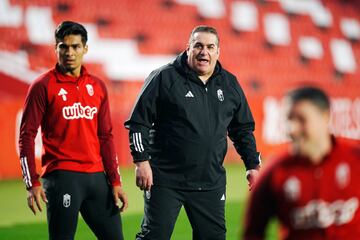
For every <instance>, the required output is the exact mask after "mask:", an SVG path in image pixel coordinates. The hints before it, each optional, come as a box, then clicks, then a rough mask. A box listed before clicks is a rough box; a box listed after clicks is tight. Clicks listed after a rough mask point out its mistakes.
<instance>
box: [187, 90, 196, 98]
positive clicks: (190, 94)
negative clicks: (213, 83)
mask: <svg viewBox="0 0 360 240" xmlns="http://www.w3.org/2000/svg"><path fill="white" fill-rule="evenodd" d="M185 97H194V94H192V92H191V91H188V92H187V93H186V95H185Z"/></svg>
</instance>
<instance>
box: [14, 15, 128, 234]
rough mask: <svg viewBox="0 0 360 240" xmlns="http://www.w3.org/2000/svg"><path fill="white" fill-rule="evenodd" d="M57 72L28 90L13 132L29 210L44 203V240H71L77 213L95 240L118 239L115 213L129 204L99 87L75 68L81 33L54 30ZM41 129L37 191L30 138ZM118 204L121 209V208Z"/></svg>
mask: <svg viewBox="0 0 360 240" xmlns="http://www.w3.org/2000/svg"><path fill="white" fill-rule="evenodd" d="M55 40H56V45H55V52H56V54H57V60H58V62H57V64H56V66H55V67H54V68H53V69H51V70H49V71H47V72H46V73H44V74H42V75H41V76H40V77H39V78H38V79H36V80H35V81H34V83H33V84H32V85H31V86H30V89H29V92H28V95H27V97H26V101H25V107H24V113H23V117H22V121H21V127H20V140H19V145H20V162H21V169H22V173H23V178H24V182H25V185H26V188H27V190H28V198H27V200H28V206H29V208H30V209H31V210H32V211H33V213H34V214H36V212H37V209H38V210H39V211H41V210H42V207H41V200H42V201H44V202H46V206H47V219H48V229H49V236H50V237H49V238H50V239H52V240H54V239H61V240H64V239H74V235H75V231H76V226H77V219H78V214H79V212H81V214H82V216H83V218H84V220H85V221H86V223H87V224H88V225H89V227H90V228H91V229H92V231H93V232H94V233H95V235H96V236H97V238H98V239H114V240H115V239H116V240H117V239H123V236H122V235H123V234H122V228H121V218H120V214H119V212H120V211H123V210H124V209H125V208H126V207H127V204H128V201H127V197H126V194H125V193H124V191H123V190H122V187H121V181H120V175H119V172H118V160H117V156H116V153H115V149H114V144H113V135H112V123H111V119H110V110H109V99H108V93H107V90H106V87H105V84H104V83H103V82H102V81H101V80H100V79H98V78H97V77H95V76H93V75H90V74H89V73H88V72H87V70H86V68H85V67H84V66H82V59H83V56H84V54H86V52H87V50H88V46H87V44H86V42H87V31H86V29H85V28H84V27H83V26H82V25H81V24H78V23H75V22H70V21H65V22H62V23H61V24H60V25H59V26H58V28H57V29H56V31H55ZM39 126H41V131H42V141H43V147H44V153H43V155H42V178H43V186H44V189H43V188H42V186H41V184H40V181H39V175H38V174H37V172H36V166H35V156H34V138H35V136H36V133H37V129H38V127H39ZM119 201H121V202H122V206H120V204H119Z"/></svg>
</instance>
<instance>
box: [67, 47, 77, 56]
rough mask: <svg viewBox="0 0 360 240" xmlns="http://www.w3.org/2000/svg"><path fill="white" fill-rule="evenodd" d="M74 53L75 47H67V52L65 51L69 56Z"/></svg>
mask: <svg viewBox="0 0 360 240" xmlns="http://www.w3.org/2000/svg"><path fill="white" fill-rule="evenodd" d="M74 53H75V51H74V48H72V47H69V48H68V49H66V52H65V54H66V55H67V56H72V55H73V54H74Z"/></svg>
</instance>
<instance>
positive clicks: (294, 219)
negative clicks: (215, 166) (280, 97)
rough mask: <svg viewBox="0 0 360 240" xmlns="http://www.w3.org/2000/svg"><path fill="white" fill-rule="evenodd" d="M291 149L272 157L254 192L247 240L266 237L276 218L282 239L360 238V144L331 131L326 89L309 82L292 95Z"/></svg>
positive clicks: (245, 233)
mask: <svg viewBox="0 0 360 240" xmlns="http://www.w3.org/2000/svg"><path fill="white" fill-rule="evenodd" d="M287 100H288V101H287V107H288V111H287V118H288V131H289V136H290V138H291V141H292V142H291V149H290V151H287V152H285V153H284V154H283V155H281V156H279V157H278V158H277V159H275V160H274V161H271V162H270V163H269V165H268V166H267V167H265V169H264V170H263V172H262V174H260V176H259V179H258V180H257V181H256V183H255V187H254V190H253V192H252V194H251V197H250V203H249V206H248V209H247V214H246V223H245V231H244V239H246V240H255V239H264V232H265V228H266V226H267V224H268V222H269V220H270V218H271V217H276V218H277V219H278V220H279V222H280V225H281V227H282V230H283V231H282V236H281V239H302V240H303V239H316V240H317V239H327V240H339V239H341V240H350V239H354V240H355V239H360V209H359V207H360V206H359V200H360V187H359V183H360V174H359V173H360V147H359V145H358V144H356V143H354V142H350V141H347V140H344V139H339V138H335V137H333V136H332V135H331V134H330V132H329V119H330V104H329V100H328V97H327V96H326V95H325V93H324V92H323V91H321V90H319V89H317V88H313V87H304V88H300V89H296V90H294V91H292V92H291V93H290V94H289V95H288V99H287Z"/></svg>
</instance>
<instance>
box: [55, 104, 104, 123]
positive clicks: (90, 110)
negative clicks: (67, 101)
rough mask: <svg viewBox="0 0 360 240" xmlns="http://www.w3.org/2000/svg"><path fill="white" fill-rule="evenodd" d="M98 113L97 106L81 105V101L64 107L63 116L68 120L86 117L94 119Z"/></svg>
mask: <svg viewBox="0 0 360 240" xmlns="http://www.w3.org/2000/svg"><path fill="white" fill-rule="evenodd" d="M95 113H97V108H96V107H90V106H85V107H83V106H81V103H79V102H77V103H74V104H73V105H72V106H65V107H63V109H62V114H63V117H64V118H65V119H67V120H72V119H79V118H86V119H93V118H94V115H95Z"/></svg>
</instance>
